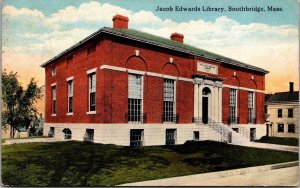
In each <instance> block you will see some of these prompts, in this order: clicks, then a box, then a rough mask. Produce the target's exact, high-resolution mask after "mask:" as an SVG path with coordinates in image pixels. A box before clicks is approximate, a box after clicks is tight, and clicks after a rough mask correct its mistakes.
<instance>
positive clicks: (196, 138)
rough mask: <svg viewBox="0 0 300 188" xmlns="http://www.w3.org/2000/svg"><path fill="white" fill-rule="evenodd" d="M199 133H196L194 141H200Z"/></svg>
mask: <svg viewBox="0 0 300 188" xmlns="http://www.w3.org/2000/svg"><path fill="white" fill-rule="evenodd" d="M199 138H200V137H199V131H194V140H195V141H199Z"/></svg>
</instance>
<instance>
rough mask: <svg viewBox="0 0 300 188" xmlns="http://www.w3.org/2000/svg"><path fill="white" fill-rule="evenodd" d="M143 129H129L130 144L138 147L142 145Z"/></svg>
mask: <svg viewBox="0 0 300 188" xmlns="http://www.w3.org/2000/svg"><path fill="white" fill-rule="evenodd" d="M143 140H144V130H143V129H131V130H130V146H131V147H140V146H143Z"/></svg>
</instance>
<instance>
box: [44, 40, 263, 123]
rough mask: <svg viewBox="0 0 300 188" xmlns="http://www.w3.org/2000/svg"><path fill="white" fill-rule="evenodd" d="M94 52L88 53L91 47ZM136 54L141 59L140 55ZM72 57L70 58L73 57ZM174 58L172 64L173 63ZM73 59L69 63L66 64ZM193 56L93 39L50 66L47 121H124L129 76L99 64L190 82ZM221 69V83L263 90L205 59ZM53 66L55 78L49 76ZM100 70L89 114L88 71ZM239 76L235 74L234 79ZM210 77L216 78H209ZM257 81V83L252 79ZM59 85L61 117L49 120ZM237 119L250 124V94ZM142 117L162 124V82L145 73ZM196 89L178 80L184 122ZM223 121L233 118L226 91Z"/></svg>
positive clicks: (243, 95) (259, 108)
mask: <svg viewBox="0 0 300 188" xmlns="http://www.w3.org/2000/svg"><path fill="white" fill-rule="evenodd" d="M95 44H96V48H95V50H94V51H93V52H90V53H88V51H92V50H89V49H90V48H91V47H92V46H93V45H95ZM136 50H139V56H138V57H136V55H135V54H136ZM70 57H72V59H70ZM170 57H171V58H173V63H170ZM68 59H69V61H68ZM198 60H199V59H197V58H196V59H195V58H194V57H191V56H188V55H185V54H180V53H174V52H172V51H170V50H166V49H159V48H158V47H156V48H154V47H151V46H147V45H145V44H140V43H133V42H130V41H126V40H125V39H113V38H109V37H107V38H105V39H101V40H100V41H93V43H90V44H88V45H86V46H85V47H82V48H80V49H78V50H76V51H75V52H73V53H72V54H69V55H68V56H65V57H63V58H62V59H61V60H58V61H57V62H55V63H52V64H50V65H48V66H47V67H46V70H45V71H46V96H47V97H46V122H48V123H50V122H52V123H55V122H60V123H64V122H73V123H75V122H76V123H126V121H127V120H126V118H125V113H127V106H128V72H121V71H115V70H107V69H100V66H101V65H111V66H116V67H123V68H128V69H134V70H141V71H148V72H154V73H159V74H165V75H171V76H180V77H184V78H191V75H192V74H195V73H201V72H197V61H198ZM201 61H202V62H205V63H211V64H214V65H216V66H217V67H218V72H219V74H218V77H222V78H225V80H224V81H223V84H228V85H233V86H238V87H246V88H250V89H259V90H264V83H265V82H264V75H262V74H257V73H255V72H253V71H250V70H242V69H240V68H233V67H229V66H228V65H226V66H225V65H220V64H219V63H216V62H211V61H207V60H203V59H201ZM54 64H55V66H56V68H57V74H56V76H52V75H51V68H52V66H53V65H54ZM93 68H97V72H96V77H97V82H96V85H97V86H96V89H97V91H96V114H94V115H92V114H86V112H87V111H88V77H87V73H86V71H88V70H90V69H93ZM234 72H235V76H233V75H234ZM208 75H210V76H216V75H212V74H208ZM70 76H74V95H73V96H74V115H72V116H67V115H66V113H67V81H66V79H67V78H68V77H70ZM252 77H254V80H255V81H253V80H252ZM52 83H56V84H57V115H56V116H55V117H53V116H51V84H52ZM238 93H239V98H238V101H239V109H238V113H239V114H238V116H239V117H240V122H241V123H247V121H248V119H247V118H248V106H247V105H248V94H247V91H243V90H240V91H239V92H238ZM143 95H144V101H143V105H144V113H146V114H147V123H161V122H162V113H163V78H159V77H153V76H148V75H144V93H143ZM193 95H194V86H193V83H191V82H185V81H181V80H178V81H177V82H176V99H177V100H176V113H177V114H179V122H180V123H191V122H192V117H193V113H194V112H193V110H194V96H193ZM222 105H223V122H224V123H227V122H226V121H227V120H228V118H229V89H228V88H223V101H222ZM263 110H264V94H262V93H256V117H257V122H258V123H264V112H263Z"/></svg>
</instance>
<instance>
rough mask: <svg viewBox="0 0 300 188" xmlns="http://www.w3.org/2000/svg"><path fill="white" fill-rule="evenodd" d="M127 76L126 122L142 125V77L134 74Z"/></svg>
mask: <svg viewBox="0 0 300 188" xmlns="http://www.w3.org/2000/svg"><path fill="white" fill-rule="evenodd" d="M128 76H129V77H128V122H131V123H132V122H134V123H139V122H140V123H142V122H143V115H142V114H143V112H142V109H143V108H142V105H143V100H142V92H143V77H142V76H141V75H135V74H129V75H128Z"/></svg>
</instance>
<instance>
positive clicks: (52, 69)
mask: <svg viewBox="0 0 300 188" xmlns="http://www.w3.org/2000/svg"><path fill="white" fill-rule="evenodd" d="M56 71H57V70H56V66H53V67H51V75H52V76H56Z"/></svg>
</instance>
